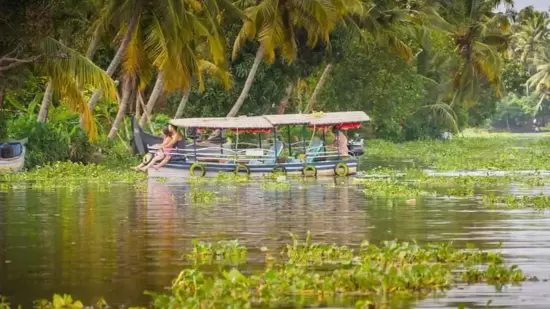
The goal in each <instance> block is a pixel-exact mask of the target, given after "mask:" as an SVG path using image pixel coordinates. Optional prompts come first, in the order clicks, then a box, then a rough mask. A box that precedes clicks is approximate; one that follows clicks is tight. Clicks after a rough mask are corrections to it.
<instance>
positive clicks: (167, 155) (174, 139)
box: [153, 124, 185, 170]
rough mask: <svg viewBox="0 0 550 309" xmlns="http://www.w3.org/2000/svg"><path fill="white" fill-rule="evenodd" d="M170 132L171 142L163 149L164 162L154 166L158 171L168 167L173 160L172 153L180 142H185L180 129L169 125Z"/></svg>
mask: <svg viewBox="0 0 550 309" xmlns="http://www.w3.org/2000/svg"><path fill="white" fill-rule="evenodd" d="M168 131H169V132H170V136H171V140H170V142H169V143H168V144H167V145H166V146H165V147H163V149H162V150H163V152H164V158H163V160H162V161H161V162H160V163H159V164H157V165H153V167H154V168H155V169H157V170H158V169H159V168H161V167H163V166H164V165H166V164H167V163H168V161H170V159H171V158H172V156H171V152H172V151H173V150H174V147H176V146H177V145H178V143H179V142H181V141H183V140H184V139H183V135H181V134H180V132H178V129H177V128H176V127H175V126H174V125H172V124H169V125H168ZM183 147H185V146H183ZM183 147H182V148H183Z"/></svg>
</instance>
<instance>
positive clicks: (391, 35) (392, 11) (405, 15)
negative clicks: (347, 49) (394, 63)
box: [304, 2, 420, 113]
mask: <svg viewBox="0 0 550 309" xmlns="http://www.w3.org/2000/svg"><path fill="white" fill-rule="evenodd" d="M349 13H351V14H349V15H344V25H345V28H346V30H347V31H348V32H349V33H350V34H352V35H356V36H357V37H358V38H359V39H361V40H364V39H371V40H374V41H375V42H376V43H377V44H378V45H379V46H380V47H382V48H385V49H387V50H389V51H390V52H393V53H395V54H397V55H399V56H400V57H401V58H403V59H404V60H406V61H407V62H409V61H410V60H411V59H412V57H413V56H412V51H411V48H410V47H409V45H408V44H407V43H406V42H405V39H406V38H407V35H408V34H409V32H410V31H411V29H414V28H418V27H420V26H415V25H413V24H412V23H413V17H414V16H415V15H416V14H414V12H413V11H412V10H410V9H407V8H400V7H399V6H397V5H396V4H394V3H391V4H390V3H386V5H385V6H384V5H375V4H374V3H370V2H364V3H363V9H362V10H360V11H353V10H352V11H350V12H349ZM332 67H333V63H332V62H329V63H327V65H326V66H325V68H324V70H323V73H322V74H321V77H320V78H319V81H318V82H317V85H316V86H315V89H314V90H313V93H312V94H311V97H310V99H309V101H308V104H307V106H306V108H305V110H304V112H305V113H311V112H312V111H313V107H314V105H315V103H316V101H317V97H318V96H319V93H320V92H321V89H322V87H323V85H324V83H325V82H326V80H327V78H328V75H329V74H330V71H331V70H332Z"/></svg>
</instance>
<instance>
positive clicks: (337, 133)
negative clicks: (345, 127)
mask: <svg viewBox="0 0 550 309" xmlns="http://www.w3.org/2000/svg"><path fill="white" fill-rule="evenodd" d="M336 149H337V151H338V161H340V128H336Z"/></svg>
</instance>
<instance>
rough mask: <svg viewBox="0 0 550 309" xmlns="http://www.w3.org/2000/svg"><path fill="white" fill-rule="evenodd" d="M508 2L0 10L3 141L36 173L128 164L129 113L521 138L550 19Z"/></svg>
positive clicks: (87, 4) (544, 91)
mask: <svg viewBox="0 0 550 309" xmlns="http://www.w3.org/2000/svg"><path fill="white" fill-rule="evenodd" d="M511 2H512V1H509V0H508V1H497V0H475V1H466V0H461V1H452V2H449V1H443V0H406V1H400V0H399V1H398V0H391V1H382V0H346V1H342V0H330V1H291V0H287V1H275V0H261V1H247V0H238V1H237V0H233V1H230V0H208V1H200V2H198V1H192V0H162V1H160V2H158V3H153V2H150V1H144V0H85V1H75V0H56V1H46V2H44V1H35V0H25V1H10V2H3V3H2V4H0V31H1V32H2V34H3V36H2V38H0V110H1V113H0V119H1V120H0V138H2V139H3V138H6V137H8V136H9V137H11V138H22V137H29V138H30V139H31V141H30V143H29V145H30V147H32V148H33V149H31V151H30V153H32V154H33V156H34V155H36V156H37V157H34V158H31V159H30V160H29V166H34V165H37V164H43V163H45V162H51V161H57V160H67V159H70V160H73V161H81V162H89V161H94V160H95V158H91V156H90V154H94V153H95V154H96V155H97V153H100V154H101V153H102V154H105V152H111V153H113V152H114V153H116V154H117V155H118V156H124V153H126V152H127V149H128V147H127V145H128V141H129V139H130V136H129V135H130V133H129V130H128V122H129V121H128V119H127V118H128V117H126V116H128V115H135V116H137V117H138V118H139V119H140V120H141V123H142V124H143V125H144V126H145V127H147V128H148V129H151V128H152V129H155V128H157V127H158V126H155V123H157V124H158V123H162V122H163V121H166V120H167V119H169V118H171V117H174V116H176V117H182V116H183V117H189V116H224V115H229V116H234V115H238V114H241V115H242V114H248V115H257V114H264V113H284V112H311V111H314V110H323V111H338V110H364V111H366V112H367V113H368V114H369V115H370V116H371V117H372V118H373V122H372V125H371V126H370V129H371V130H370V131H369V132H370V134H371V135H372V136H373V137H376V138H381V139H391V140H396V141H403V140H410V139H417V138H419V137H424V136H436V135H437V134H439V133H441V132H442V131H443V130H447V131H457V130H461V129H463V128H465V127H467V126H480V125H485V124H493V125H494V126H496V127H499V128H507V129H516V128H523V129H526V128H527V129H531V128H532V123H533V118H537V122H538V124H539V125H544V124H545V120H546V117H547V114H548V111H549V108H548V107H547V104H546V103H547V102H548V98H547V97H548V94H549V92H548V91H549V90H548V89H550V79H549V78H548V76H550V74H549V67H550V48H549V46H550V45H549V43H548V42H549V35H550V34H549V33H550V30H549V28H548V25H549V23H550V18H549V15H548V12H539V11H536V10H534V9H533V8H531V7H528V8H524V9H522V10H519V11H518V10H514V9H513V5H512V3H511ZM497 7H501V8H502V7H505V8H506V12H500V11H497ZM149 122H153V124H152V125H151V126H149V125H148V123H149ZM116 144H119V145H118V146H115V145H116ZM112 148H114V150H113V149H112Z"/></svg>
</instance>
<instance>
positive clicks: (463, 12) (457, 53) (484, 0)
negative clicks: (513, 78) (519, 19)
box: [424, 0, 510, 106]
mask: <svg viewBox="0 0 550 309" xmlns="http://www.w3.org/2000/svg"><path fill="white" fill-rule="evenodd" d="M502 2H506V3H509V2H510V1H497V0H460V1H455V2H454V3H453V5H451V6H449V7H448V8H446V10H447V11H444V13H445V16H446V19H444V18H442V17H441V15H439V13H438V12H436V10H435V9H428V14H426V15H424V17H425V18H426V19H427V20H429V21H430V23H429V26H430V27H433V28H434V29H436V30H437V31H442V32H443V33H444V34H446V36H447V37H448V39H451V40H452V42H453V46H454V51H453V54H451V55H448V54H447V55H441V56H442V57H444V58H446V59H447V60H448V62H447V66H448V69H449V70H450V72H451V76H450V79H449V80H447V81H442V82H441V84H442V85H446V86H447V87H446V91H445V95H446V96H447V97H448V98H449V99H448V101H449V102H450V104H451V105H455V104H463V105H466V106H468V105H471V104H472V103H474V102H475V101H476V98H477V95H478V93H479V90H480V86H481V85H482V83H483V82H485V81H489V82H490V83H491V84H493V86H494V88H495V90H496V93H497V95H498V94H500V71H501V65H502V57H501V55H502V54H503V53H504V52H506V50H507V48H508V43H509V35H508V33H507V32H508V29H509V26H510V24H509V21H508V19H507V18H506V16H505V15H504V14H502V13H495V12H493V10H494V9H495V8H496V7H497V6H498V5H500V4H501V3H502Z"/></svg>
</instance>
